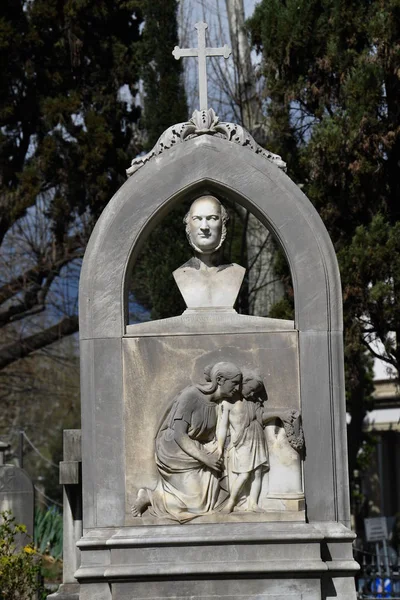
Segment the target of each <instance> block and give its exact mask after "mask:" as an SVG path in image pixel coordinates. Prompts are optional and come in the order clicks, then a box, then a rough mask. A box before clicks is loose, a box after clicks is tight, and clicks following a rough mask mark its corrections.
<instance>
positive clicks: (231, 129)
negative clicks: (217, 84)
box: [126, 108, 286, 177]
mask: <svg viewBox="0 0 400 600" xmlns="http://www.w3.org/2000/svg"><path fill="white" fill-rule="evenodd" d="M200 135H213V136H215V137H218V138H221V139H223V140H226V141H228V142H233V143H235V144H239V145H240V146H244V147H246V148H248V149H249V150H252V151H253V152H254V153H255V154H259V155H260V156H262V157H264V158H266V159H267V160H269V161H270V162H272V163H273V164H274V165H276V166H277V167H279V168H280V169H283V170H285V169H286V163H285V162H284V161H283V160H282V158H281V157H280V156H278V154H273V153H272V152H270V151H269V150H265V149H264V148H262V147H261V146H260V145H259V144H257V142H256V141H255V139H254V138H253V137H252V136H251V135H250V133H249V132H248V131H247V130H246V129H244V127H242V126H241V125H237V124H235V123H220V121H219V117H218V116H217V115H216V114H215V112H214V110H213V109H212V108H209V109H208V110H195V111H194V113H193V115H192V118H191V119H190V120H189V121H187V122H185V123H177V124H176V125H172V126H171V127H168V129H166V130H165V131H164V133H163V134H162V135H161V136H160V137H159V139H158V141H157V143H156V145H155V146H154V148H153V149H152V150H151V151H150V152H148V153H147V154H145V155H144V156H138V157H137V158H134V159H133V160H132V163H131V166H130V167H129V169H127V171H126V174H127V175H128V177H130V176H131V175H133V174H134V173H135V172H136V171H137V170H138V169H140V167H142V166H143V165H144V164H146V163H147V162H148V161H149V160H151V159H152V158H154V157H155V156H158V155H159V154H161V153H162V152H164V151H165V150H169V149H170V148H172V147H173V146H176V145H177V144H180V143H182V142H186V141H187V140H191V139H193V138H195V137H198V136H200Z"/></svg>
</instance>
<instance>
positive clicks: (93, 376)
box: [77, 135, 356, 600]
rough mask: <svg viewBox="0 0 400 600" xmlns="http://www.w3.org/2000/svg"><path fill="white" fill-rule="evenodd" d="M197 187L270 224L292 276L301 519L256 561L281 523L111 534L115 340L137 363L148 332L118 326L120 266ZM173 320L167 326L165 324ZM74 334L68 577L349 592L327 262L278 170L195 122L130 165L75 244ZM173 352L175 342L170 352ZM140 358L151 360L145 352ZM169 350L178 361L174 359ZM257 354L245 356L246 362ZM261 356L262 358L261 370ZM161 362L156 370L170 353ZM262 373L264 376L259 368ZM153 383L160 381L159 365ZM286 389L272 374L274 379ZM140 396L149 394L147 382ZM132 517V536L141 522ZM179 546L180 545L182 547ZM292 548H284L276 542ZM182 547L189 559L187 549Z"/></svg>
mask: <svg viewBox="0 0 400 600" xmlns="http://www.w3.org/2000/svg"><path fill="white" fill-rule="evenodd" d="M205 193H213V194H215V195H220V196H221V197H227V198H228V199H229V200H230V201H231V202H239V203H240V204H241V205H242V206H244V207H245V208H248V209H249V210H250V211H252V212H253V213H254V214H255V216H256V217H257V218H258V219H260V221H262V222H263V223H264V224H265V225H267V226H268V228H269V229H270V230H271V231H272V232H273V233H274V235H275V236H276V239H277V242H278V244H279V245H280V246H281V247H282V250H283V252H284V253H285V256H286V257H287V260H288V263H289V265H290V268H291V273H292V280H293V286H294V296H295V298H294V300H295V302H294V303H295V323H294V326H295V330H296V331H297V335H298V344H299V357H298V366H299V369H300V377H299V380H300V394H301V412H302V416H303V423H304V434H305V439H306V444H307V456H306V460H305V463H304V486H305V494H306V499H307V518H308V520H309V523H285V524H284V525H285V526H290V530H291V531H290V536H287V535H284V532H281V534H279V536H278V537H279V539H276V538H275V542H274V544H275V547H274V548H273V547H272V546H269V547H268V544H269V541H270V540H271V535H272V533H271V530H268V531H267V530H263V532H262V533H263V536H264V537H263V540H262V543H261V544H260V552H261V553H262V552H264V551H265V552H266V554H260V556H261V560H260V561H257V560H254V555H253V551H254V549H255V542H256V539H257V535H258V534H259V533H261V531H260V528H261V527H264V526H268V527H272V526H273V525H279V523H260V522H257V523H235V522H232V523H231V522H229V523H213V524H211V525H210V527H212V530H213V531H212V536H209V538H208V539H209V542H208V543H207V544H205V543H204V540H205V537H206V536H205V534H204V530H202V531H201V532H199V534H198V537H197V538H196V541H194V544H193V545H191V544H192V542H191V540H190V534H191V532H192V531H194V528H196V527H202V528H203V527H208V525H206V524H199V525H195V524H189V525H185V526H182V527H184V531H182V529H181V526H180V525H172V526H171V528H173V529H174V530H175V531H176V532H177V531H180V532H181V535H182V534H183V535H182V538H181V540H182V542H181V544H180V545H179V550H178V549H177V546H176V544H175V541H176V537H175V538H174V537H173V535H172V531H171V529H168V532H166V533H165V536H163V535H162V534H161V532H160V527H157V528H155V527H154V526H151V527H149V528H148V529H149V530H151V531H152V532H153V535H154V532H155V529H156V530H157V532H159V533H160V536H158V537H156V539H154V543H151V544H150V545H148V546H146V544H145V545H142V546H141V547H140V551H138V552H137V554H135V550H134V549H135V548H137V543H136V542H135V541H134V539H133V537H134V536H132V535H131V534H129V532H126V533H127V535H126V536H125V537H124V536H123V535H122V536H119V537H118V539H117V540H115V541H114V540H113V538H114V535H116V534H117V532H118V530H119V528H122V530H124V524H125V523H126V506H127V493H126V488H127V486H129V485H131V487H132V488H133V479H131V481H129V479H128V477H130V478H132V475H133V472H134V470H135V468H136V467H135V464H137V463H135V454H137V457H139V456H140V452H141V448H140V447H138V446H136V450H135V451H134V449H132V447H131V446H130V448H131V450H130V453H129V455H127V454H126V448H127V445H126V444H127V442H126V435H125V433H126V428H127V430H128V433H129V427H131V425H132V418H134V417H133V416H130V415H129V414H128V413H127V412H126V410H125V409H126V407H125V398H124V390H123V381H124V378H125V376H126V372H125V371H124V369H126V362H125V364H124V356H123V355H124V351H125V345H126V344H129V343H132V344H137V345H138V347H139V355H140V359H139V365H138V366H139V367H140V365H141V361H142V360H143V357H144V355H145V354H146V352H147V353H148V354H149V356H150V354H151V353H150V352H149V349H148V348H147V346H146V344H145V343H144V341H145V340H148V341H151V340H153V339H154V338H153V337H152V336H151V335H149V330H147V333H144V335H143V336H142V337H140V332H139V331H138V330H136V331H137V335H136V334H133V333H132V332H131V331H130V333H129V335H130V336H132V335H135V338H132V337H126V338H124V335H125V334H126V333H127V328H126V324H127V302H128V293H127V289H128V276H129V273H130V269H131V266H132V264H133V263H134V261H135V259H136V257H137V256H138V253H139V252H140V249H141V247H142V245H143V243H144V240H145V239H146V236H147V235H148V233H149V232H150V231H151V230H152V229H153V228H154V227H155V226H156V225H157V224H159V223H160V222H161V221H162V219H163V217H164V216H165V215H166V214H167V213H168V211H169V210H170V209H172V208H173V207H174V206H176V205H177V204H178V203H179V202H181V201H182V200H183V199H184V198H186V197H187V195H188V194H190V197H196V196H198V195H201V194H205ZM174 323H176V321H174ZM168 326H169V325H168ZM181 326H182V323H181V322H180V324H179V328H180V327H181ZM202 326H203V324H202ZM133 327H135V326H133ZM138 327H142V326H138ZM174 327H175V325H174ZM241 327H242V326H240V328H239V329H241ZM215 330H218V326H217V324H216V325H215ZM176 331H177V328H175V330H174V333H175V334H176ZM219 331H221V329H219ZM235 331H237V330H236V329H235ZM293 331H294V330H293V329H292V333H293ZM153 332H154V330H153ZM224 332H225V333H226V330H224V329H222V331H221V333H224ZM170 333H172V325H171V332H169V331H167V335H164V336H163V337H161V336H159V337H158V342H159V343H163V344H164V345H165V348H166V349H167V350H169V346H170V345H171V340H172V338H174V337H175V338H177V337H178V336H177V335H174V333H173V334H172V335H169V334H170ZM185 333H186V335H183V336H180V338H179V340H180V343H181V345H182V348H181V350H180V356H181V357H183V358H182V361H183V360H184V359H185V356H186V354H187V347H185V341H184V340H185V339H189V338H190V337H191V335H192V334H193V329H190V327H189V328H187V329H186V330H185ZM199 333H200V334H202V335H198V338H199V339H206V338H209V337H215V335H214V334H212V335H210V333H211V332H210V330H208V331H207V333H205V334H204V330H203V331H202V330H201V327H200V331H199ZM288 333H290V332H288ZM244 335H246V334H243V336H244ZM247 335H248V336H249V337H253V338H255V337H257V336H259V335H262V333H254V330H253V331H252V332H251V333H249V334H247ZM241 336H242V334H240V337H241ZM80 337H81V361H82V370H81V373H82V427H83V432H82V443H83V477H84V537H83V539H82V540H81V542H80V547H81V551H82V563H81V564H82V566H81V568H80V569H79V570H78V573H77V577H78V578H79V581H80V583H81V586H82V587H81V594H82V600H92V599H93V598H96V599H97V600H99V599H101V600H111V598H112V600H120V598H122V597H124V595H125V598H126V597H138V598H140V597H142V598H152V599H153V598H157V597H158V598H160V597H174V595H175V596H176V595H179V594H180V595H181V596H182V597H183V598H191V597H193V596H195V597H201V595H203V596H207V595H210V596H213V595H214V596H216V598H218V596H220V597H223V596H226V595H228V596H229V595H232V596H233V597H234V596H235V595H237V596H240V595H242V596H245V595H246V594H247V593H248V594H249V595H250V597H251V595H253V596H256V597H257V594H264V595H268V594H270V595H273V594H275V595H276V594H277V593H279V594H283V592H285V593H287V594H290V593H292V592H294V593H295V594H297V597H300V594H303V595H304V596H305V598H307V599H310V598H312V599H313V600H314V598H315V600H321V598H323V600H328V599H329V600H330V599H331V598H332V599H335V600H350V599H351V600H355V597H356V594H355V588H354V579H353V573H354V571H355V570H356V565H355V563H354V561H353V560H352V558H351V543H352V539H353V536H352V534H351V532H350V531H349V530H348V529H347V528H346V527H345V525H348V524H349V495H348V480H347V467H346V459H347V454H346V427H345V404H344V383H343V347H342V312H341V289H340V279H339V272H338V268H337V261H336V258H335V254H334V250H333V247H332V244H331V242H330V240H329V236H328V234H327V232H326V230H325V228H324V226H323V224H322V222H321V219H320V218H319V216H318V214H317V213H316V211H315V209H314V208H313V206H312V205H311V203H310V202H309V201H308V200H307V198H306V197H305V196H304V194H302V192H301V190H299V188H298V187H297V186H296V185H295V184H294V183H293V182H291V181H290V180H289V178H288V177H286V176H285V174H284V173H283V172H282V171H280V170H279V169H277V168H276V167H275V166H274V165H273V164H272V163H269V162H268V161H265V160H263V159H262V158H261V157H260V156H258V155H257V154H254V153H253V152H250V151H248V150H244V149H242V148H241V146H239V145H236V144H229V143H227V142H226V141H225V140H223V139H220V138H217V137H215V136H210V135H202V136H201V137H197V138H193V139H189V140H187V141H186V142H185V143H184V144H177V145H176V146H174V147H173V148H171V149H170V150H169V151H168V152H166V153H163V154H161V155H158V156H157V157H154V159H152V160H151V161H149V162H148V164H146V166H145V167H143V168H141V169H140V170H139V171H137V172H136V173H134V174H133V175H132V177H130V179H129V180H128V181H127V183H126V184H125V185H124V186H122V188H121V189H120V190H119V191H118V193H117V194H116V195H115V197H114V198H113V199H112V200H111V201H110V203H109V205H108V206H107V208H106V209H105V211H104V213H103V215H102V216H101V218H100V219H99V222H98V224H97V226H96V228H95V231H94V233H93V235H92V237H91V240H90V242H89V245H88V248H87V252H86V256H85V259H84V263H83V267H82V275H81V287H80ZM235 337H236V336H235ZM237 337H239V336H237ZM123 338H124V339H123ZM121 340H122V341H121ZM177 345H178V344H177V343H176V346H177ZM172 346H173V344H172ZM155 351H156V352H157V347H156V349H155ZM141 353H143V356H142V354H141ZM174 353H175V349H174V352H171V356H173V355H174ZM194 358H196V357H194ZM252 358H253V357H252ZM151 360H153V364H155V365H156V364H157V363H156V362H154V361H155V359H154V357H153V358H151ZM174 360H175V363H174V364H175V365H177V366H178V368H179V369H182V366H181V364H180V361H179V360H177V359H174ZM255 362H256V361H254V360H252V361H251V363H252V364H251V365H250V366H253V365H254V363H255ZM194 363H195V361H194ZM265 364H267V363H265ZM265 364H264V363H263V365H262V369H260V371H262V372H263V375H264V372H265ZM161 365H162V366H164V367H165V368H166V373H168V369H169V368H170V365H169V363H162V362H161ZM267 368H268V364H267ZM263 369H264V371H263ZM133 373H134V374H135V375H136V379H137V380H138V385H137V387H134V388H133V389H134V395H135V396H136V397H137V400H135V402H138V410H137V412H136V418H137V419H140V418H142V417H143V421H142V422H143V430H144V432H145V431H146V426H148V425H149V422H148V421H146V418H147V417H146V413H145V411H144V407H143V406H142V408H141V407H140V406H139V396H140V395H141V394H142V395H143V390H142V389H141V384H140V377H138V374H139V375H140V371H135V370H134V369H133ZM188 375H190V376H191V375H192V372H191V370H190V369H189V372H187V373H185V377H187V376H188ZM264 376H265V375H264ZM265 377H266V384H267V387H268V388H270V385H271V382H269V381H268V379H267V377H268V376H265ZM134 383H135V381H134ZM165 383H166V384H168V383H170V382H168V379H167V380H166V381H165ZM185 385H186V379H185ZM285 389H286V388H285V386H283V388H282V390H283V393H285ZM152 391H153V394H154V398H153V400H151V401H152V402H154V404H156V402H157V399H159V398H160V397H162V394H160V392H164V388H156V387H154V388H153V390H152ZM268 391H269V392H270V393H271V391H270V389H268ZM144 397H146V399H147V401H148V402H150V400H149V399H148V396H144ZM160 408H161V407H158V410H159V409H160ZM156 412H157V408H156ZM161 416H162V415H160V418H161ZM129 418H130V419H131V421H129ZM131 430H132V429H131ZM139 435H140V432H139ZM149 460H150V458H149ZM146 471H147V469H146ZM293 501H295V500H293ZM287 502H289V500H288V501H287ZM234 516H235V513H233V515H232V518H234ZM319 524H322V525H321V526H320V525H319ZM299 525H306V526H309V529H307V531H311V529H312V530H313V531H314V530H315V528H316V529H317V531H318V532H319V533H318V536H319V537H318V539H317V540H315V541H312V542H310V539H309V538H307V539H305V538H304V537H303V536H302V533H301V531H300V530H299V529H298V527H297V526H299ZM235 526H238V527H240V528H243V527H244V528H245V530H246V532H245V533H246V535H247V534H248V535H249V542H248V543H243V539H241V540H238V539H237V538H236V536H237V535H238V533H237V532H234V531H233V527H235ZM251 526H254V527H251ZM293 526H295V527H293ZM322 526H323V527H324V528H325V529H323V527H322ZM162 527H164V526H162ZM222 528H223V529H225V528H227V531H228V533H227V535H226V537H225V539H224V541H221V538H220V535H221V529H222ZM339 528H341V529H340V530H339ZM131 529H132V530H136V531H137V533H138V536H139V538H141V539H142V538H143V535H144V532H143V529H142V528H141V527H132V528H131ZM255 530H256V531H255ZM196 531H197V530H196ZM235 539H236V540H237V542H238V543H236V542H235ZM313 539H314V538H313ZM192 540H193V538H192ZM144 542H149V539H148V538H147V540H144ZM303 542H304V545H302V544H303ZM194 547H195V548H196V552H195V551H194V549H193V548H194ZM188 548H191V549H192V550H191V551H190V552H189V550H188ZM291 549H293V552H294V553H295V554H292V555H290V554H288V553H290V550H291ZM115 551H117V553H116V552H115ZM131 551H132V552H133V553H134V554H135V556H136V559H135V561H133V559H132V553H131ZM185 557H187V560H188V561H189V559H190V558H191V560H192V562H190V563H189V562H187V563H186V562H185ZM274 557H275V560H274ZM315 557H317V562H316V563H315V562H314V558H315ZM282 573H285V575H284V576H282ZM289 573H290V577H289ZM205 581H206V582H205ZM285 586H286V587H285ZM129 595H130V596H129Z"/></svg>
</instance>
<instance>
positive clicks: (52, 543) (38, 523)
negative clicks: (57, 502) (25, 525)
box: [34, 506, 63, 560]
mask: <svg viewBox="0 0 400 600" xmlns="http://www.w3.org/2000/svg"><path fill="white" fill-rule="evenodd" d="M34 542H35V546H36V547H37V549H38V551H39V552H40V553H41V554H45V553H46V554H49V555H50V556H52V557H53V558H54V559H56V560H58V559H59V558H61V557H62V553H63V517H62V514H61V513H60V511H59V510H58V509H57V508H56V507H55V506H52V507H51V508H49V509H48V510H43V509H41V508H37V509H36V511H35V526H34Z"/></svg>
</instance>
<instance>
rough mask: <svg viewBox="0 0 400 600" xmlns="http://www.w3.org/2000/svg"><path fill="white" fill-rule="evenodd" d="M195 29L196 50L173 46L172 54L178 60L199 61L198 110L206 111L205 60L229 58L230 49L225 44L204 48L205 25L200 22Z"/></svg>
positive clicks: (206, 26)
mask: <svg viewBox="0 0 400 600" xmlns="http://www.w3.org/2000/svg"><path fill="white" fill-rule="evenodd" d="M195 28H196V29H197V40H198V42H197V44H198V47H197V48H179V46H175V48H174V49H173V51H172V54H173V55H174V57H175V58H176V60H179V59H180V58H182V57H187V56H196V57H197V58H198V59H199V96H200V110H207V109H208V106H207V68H206V59H207V56H223V57H224V58H229V56H230V54H231V52H232V51H231V49H230V48H229V46H227V44H225V46H223V47H222V48H207V47H206V29H207V28H208V25H207V23H203V22H202V21H200V22H199V23H196V24H195Z"/></svg>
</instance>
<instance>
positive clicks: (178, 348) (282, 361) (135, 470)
mask: <svg viewBox="0 0 400 600" xmlns="http://www.w3.org/2000/svg"><path fill="white" fill-rule="evenodd" d="M297 339H298V334H297V332H295V331H292V332H280V333H278V332H275V333H271V332H270V333H257V334H254V333H251V334H245V333H242V334H240V335H232V334H230V335H228V334H226V335H202V336H190V335H188V336H184V337H180V336H170V337H162V338H157V337H140V338H139V337H137V338H128V337H126V338H124V340H123V356H124V398H125V417H124V423H125V454H126V523H127V524H128V523H129V524H132V525H136V526H137V525H140V524H141V523H142V519H145V522H146V523H153V522H157V521H153V518H152V517H149V516H148V514H146V513H145V515H144V516H143V517H140V518H137V517H136V518H133V517H132V516H131V515H130V507H131V506H132V504H133V503H134V501H135V498H136V494H137V492H138V489H139V488H142V487H147V488H150V489H154V488H155V487H156V485H157V480H158V471H157V468H156V464H155V461H154V438H155V435H156V432H157V430H158V428H159V426H160V423H161V421H162V420H163V418H164V417H165V415H166V414H167V413H168V411H169V409H170V406H171V403H172V400H173V399H174V398H175V397H176V395H177V394H178V393H179V392H180V391H181V390H182V389H184V388H185V387H186V386H187V385H188V383H190V382H191V381H193V382H195V381H201V380H203V378H204V375H203V372H204V368H205V367H206V366H207V365H208V364H212V363H213V362H216V361H218V360H226V361H227V360H229V361H231V362H233V363H235V364H238V365H245V366H246V367H247V368H251V369H255V370H256V371H258V372H259V373H260V374H262V376H263V379H264V382H265V385H266V388H267V393H268V398H269V399H268V401H267V402H266V403H265V407H266V408H267V409H268V406H270V405H271V406H272V405H273V406H274V407H276V408H278V409H290V408H291V409H294V410H300V393H299V372H298V347H297ZM282 429H283V428H282ZM273 435H274V434H273ZM285 437H286V436H285ZM267 439H268V438H267ZM288 445H289V444H288ZM289 447H290V446H289ZM291 451H292V452H295V451H293V449H292V448H290V450H288V449H287V448H286V449H285V452H286V454H289V455H290V460H289V461H287V457H286V454H285V456H284V458H283V459H282V460H283V462H285V461H286V463H287V464H286V466H285V474H286V476H285V480H286V481H287V480H288V479H289V480H290V481H291V482H292V483H291V486H292V487H289V488H288V489H289V492H290V493H294V492H296V493H297V495H296V496H295V498H296V499H302V498H303V494H302V488H301V481H302V474H301V461H300V459H299V460H298V461H296V460H293V456H292V452H291ZM271 452H272V456H271V460H272V462H273V463H274V467H273V469H272V474H271V472H270V473H266V475H265V478H264V482H263V488H262V491H261V495H260V506H261V508H265V509H266V510H267V511H268V512H266V513H259V514H257V516H256V517H254V516H253V515H252V516H248V514H246V513H241V514H244V520H246V519H249V520H253V521H254V520H260V521H263V520H274V519H276V520H284V519H285V515H284V514H278V513H279V512H282V511H283V512H287V513H288V514H287V518H288V520H294V519H298V520H304V505H302V504H301V503H300V504H299V503H297V504H296V503H294V504H292V505H290V504H287V505H285V503H284V502H282V503H280V504H279V503H277V502H275V503H274V504H273V506H269V505H268V493H269V484H268V482H269V480H270V478H271V477H272V481H274V477H275V479H276V480H279V474H276V475H275V474H274V471H275V468H276V467H275V464H276V460H277V459H276V458H275V454H276V453H275V449H274V447H273V446H272V447H271ZM297 455H298V453H297ZM298 456H299V455H298ZM274 461H275V462H274ZM277 466H278V468H280V465H277ZM299 486H300V487H299ZM285 493H287V490H282V494H281V495H280V496H279V497H280V498H282V500H284V499H285ZM274 498H276V490H275V495H274ZM292 498H293V497H290V495H289V499H292ZM269 510H271V511H272V512H271V513H269ZM293 511H294V512H297V514H296V515H294V514H293ZM289 513H290V514H289ZM234 515H235V517H234V518H236V513H234ZM232 517H233V515H232V516H230V515H224V514H221V515H213V516H210V517H200V518H201V519H202V521H203V522H204V521H209V520H210V519H211V521H213V522H223V521H226V520H229V519H232Z"/></svg>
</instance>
